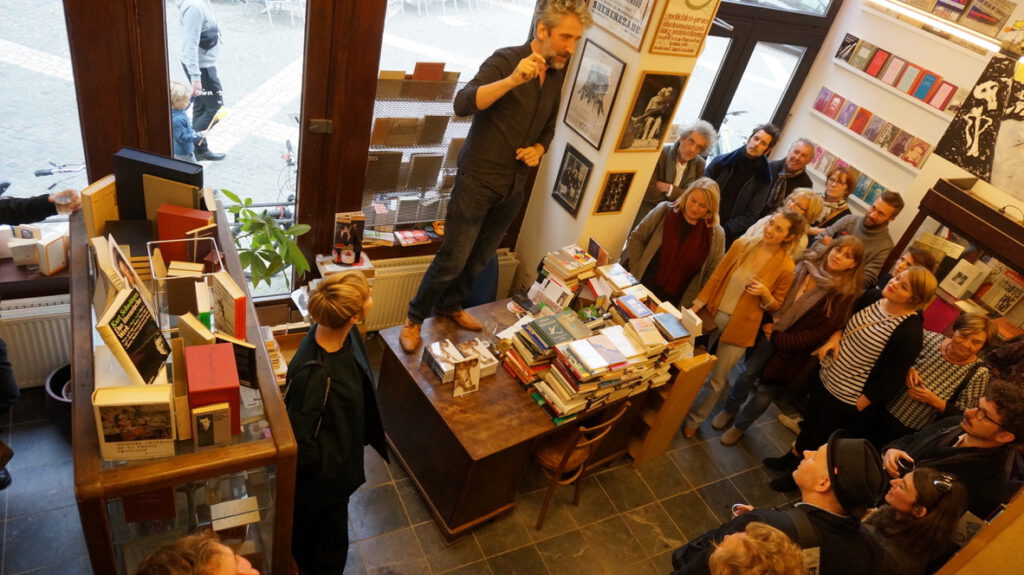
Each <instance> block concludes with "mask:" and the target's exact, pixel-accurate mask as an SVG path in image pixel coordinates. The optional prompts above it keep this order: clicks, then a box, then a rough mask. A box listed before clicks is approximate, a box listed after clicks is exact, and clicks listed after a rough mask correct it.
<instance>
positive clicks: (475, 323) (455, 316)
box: [442, 309, 484, 331]
mask: <svg viewBox="0 0 1024 575" xmlns="http://www.w3.org/2000/svg"><path fill="white" fill-rule="evenodd" d="M442 315H445V316H447V317H449V318H451V320H452V321H454V322H455V323H457V324H459V325H460V326H461V327H463V328H465V329H468V330H470V331H480V330H482V329H484V324H482V323H480V320H478V319H476V318H475V317H473V316H472V315H470V313H469V312H468V311H466V310H464V309H460V310H459V311H453V312H451V313H446V314H442Z"/></svg>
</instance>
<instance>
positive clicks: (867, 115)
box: [850, 108, 874, 134]
mask: <svg viewBox="0 0 1024 575" xmlns="http://www.w3.org/2000/svg"><path fill="white" fill-rule="evenodd" d="M873 115H874V114H872V113H871V112H869V111H868V110H867V109H866V108H861V109H859V110H857V114H856V115H855V116H854V117H853V119H852V120H850V129H851V130H853V131H854V132H857V133H858V134H863V133H864V128H866V127H867V125H868V121H870V120H871V116H873Z"/></svg>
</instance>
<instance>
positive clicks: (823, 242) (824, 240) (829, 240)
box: [821, 236, 832, 246]
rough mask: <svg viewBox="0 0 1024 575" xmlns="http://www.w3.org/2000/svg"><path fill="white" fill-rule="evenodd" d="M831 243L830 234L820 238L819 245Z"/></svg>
mask: <svg viewBox="0 0 1024 575" xmlns="http://www.w3.org/2000/svg"><path fill="white" fill-rule="evenodd" d="M830 243H832V236H824V237H822V238H821V245H823V246H827V245H829V244H830Z"/></svg>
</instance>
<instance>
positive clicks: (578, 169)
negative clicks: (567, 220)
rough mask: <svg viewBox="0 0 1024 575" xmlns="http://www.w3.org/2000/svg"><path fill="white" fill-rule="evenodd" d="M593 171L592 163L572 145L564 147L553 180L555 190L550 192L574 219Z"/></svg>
mask: <svg viewBox="0 0 1024 575" xmlns="http://www.w3.org/2000/svg"><path fill="white" fill-rule="evenodd" d="M593 169H594V163H593V162H591V161H590V160H588V159H587V158H586V157H584V156H583V154H581V153H580V152H579V150H577V149H576V148H574V147H572V144H566V145H565V153H563V154H562V165H561V166H559V167H558V177H557V178H555V189H554V190H552V191H551V196H552V197H554V198H555V201H557V202H558V203H559V204H561V205H562V207H563V208H565V211H567V212H569V213H570V214H572V217H574V218H575V217H576V212H578V211H579V209H580V199H581V198H582V197H583V191H584V190H586V189H587V181H588V180H589V179H590V172H591V171H593Z"/></svg>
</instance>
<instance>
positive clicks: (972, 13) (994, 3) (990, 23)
mask: <svg viewBox="0 0 1024 575" xmlns="http://www.w3.org/2000/svg"><path fill="white" fill-rule="evenodd" d="M1016 9H1017V4H1016V3H1014V2H1010V1H1009V0H974V2H972V3H971V7H970V8H968V9H967V12H966V13H965V14H964V15H963V17H962V18H960V25H961V26H964V27H965V28H970V29H971V30H975V31H977V32H981V33H982V34H985V35H988V36H992V37H995V36H997V35H998V34H999V31H1000V30H1001V29H1002V28H1003V24H1005V23H1006V20H1007V18H1009V17H1010V15H1011V14H1013V11H1014V10H1016Z"/></svg>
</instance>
